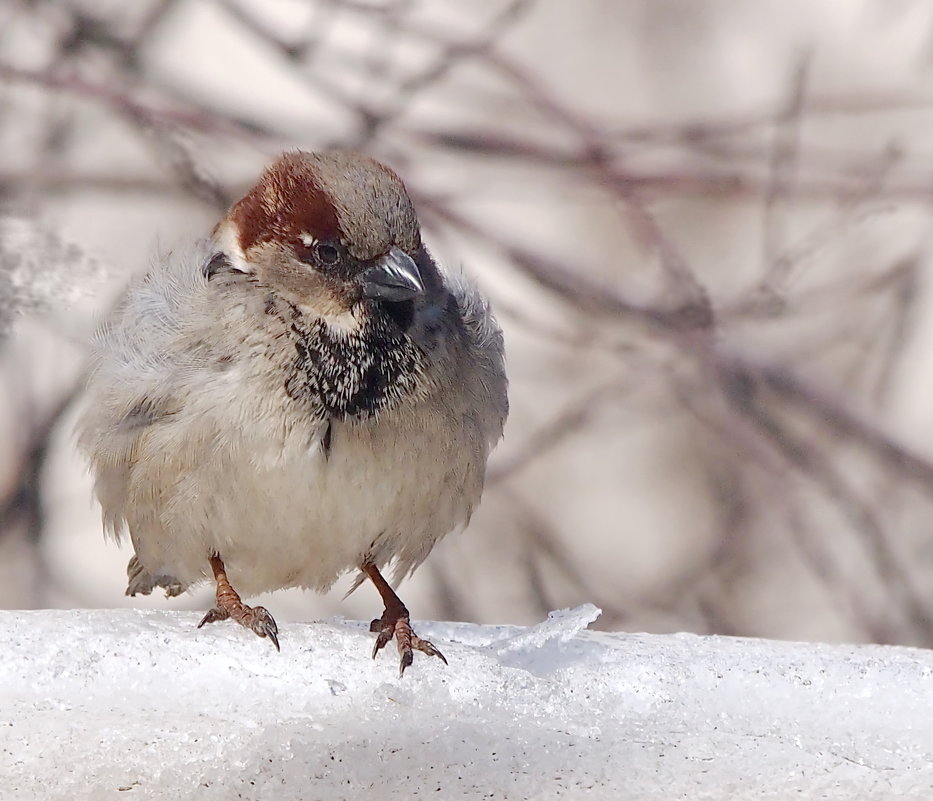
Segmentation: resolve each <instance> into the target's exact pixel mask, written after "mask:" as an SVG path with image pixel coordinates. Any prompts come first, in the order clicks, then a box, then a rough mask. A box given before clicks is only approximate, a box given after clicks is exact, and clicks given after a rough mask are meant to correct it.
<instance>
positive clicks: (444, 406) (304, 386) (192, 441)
mask: <svg viewBox="0 0 933 801" xmlns="http://www.w3.org/2000/svg"><path fill="white" fill-rule="evenodd" d="M87 396H88V405H87V411H86V412H85V413H84V415H83V417H82V419H81V421H80V423H79V432H80V443H81V447H82V448H83V449H84V451H85V452H86V453H87V455H88V457H89V460H90V464H91V468H92V471H93V473H94V476H95V491H96V494H97V497H98V498H99V499H100V503H101V506H102V507H103V516H104V524H105V528H106V529H107V530H109V531H110V532H112V533H113V534H114V536H116V537H117V538H119V537H120V536H121V535H122V533H123V532H124V531H128V532H129V535H130V539H131V540H132V543H133V548H134V550H135V556H133V558H132V559H131V560H130V563H129V567H128V569H127V572H128V575H129V586H128V588H127V594H128V595H135V594H136V593H143V594H148V593H150V592H151V591H152V590H153V588H154V587H156V586H159V587H163V588H165V590H166V593H167V594H168V595H177V594H178V593H181V592H183V591H184V590H186V589H187V588H188V587H190V586H191V585H193V584H196V583H198V582H200V581H203V580H205V579H210V578H213V580H214V581H215V583H216V606H215V607H214V608H213V609H211V610H210V611H209V612H208V613H207V615H206V616H205V617H204V619H203V620H202V621H201V623H200V624H199V627H200V626H203V625H204V624H205V623H209V622H212V621H217V620H225V619H227V618H231V619H233V620H235V621H236V622H238V623H240V624H241V625H243V626H246V627H247V628H249V629H252V630H253V631H254V632H255V633H256V634H258V635H259V636H260V637H268V638H269V639H270V640H271V641H272V642H273V644H274V645H275V647H276V648H278V647H279V644H278V629H277V627H276V624H275V621H274V619H273V618H272V616H271V615H270V614H269V612H268V611H266V610H265V609H264V608H262V607H258V606H257V607H250V606H247V605H246V604H244V603H243V601H242V600H241V598H240V593H243V594H245V595H251V594H255V593H261V592H266V591H270V590H277V589H281V588H285V587H309V588H313V589H316V590H321V591H323V590H326V589H328V588H329V587H330V586H331V585H332V584H333V583H334V581H335V580H336V579H337V577H338V576H340V575H341V574H343V573H344V572H346V571H351V570H359V571H361V572H360V574H359V575H358V577H357V580H356V583H355V584H354V585H353V589H355V588H356V587H357V586H359V584H360V583H361V582H362V581H363V580H364V579H365V577H367V576H368V577H369V578H370V580H371V581H372V582H373V584H375V586H376V589H377V590H378V591H379V593H380V595H381V596H382V599H383V601H384V604H385V610H384V612H383V614H382V616H381V617H380V618H378V619H377V620H374V621H373V622H372V625H371V629H372V631H374V632H376V633H377V635H378V636H377V638H376V643H375V647H374V649H373V656H374V657H375V655H376V654H377V653H378V651H379V650H380V649H381V648H383V647H384V646H385V645H386V644H387V643H388V642H389V641H390V640H392V639H393V638H394V639H395V641H396V644H397V647H398V651H399V657H400V673H403V672H404V670H405V668H406V667H408V666H409V665H410V664H411V662H412V652H413V649H414V650H419V651H422V652H424V653H426V654H430V655H433V656H437V657H440V658H441V659H442V660H444V662H445V663H446V660H445V659H444V657H443V655H442V654H441V652H440V651H439V650H438V649H437V648H435V647H434V645H432V644H431V643H430V642H428V641H427V640H423V639H421V638H419V637H418V636H417V635H416V634H415V633H414V632H413V631H412V629H411V626H410V624H409V613H408V610H407V609H406V608H405V605H404V604H403V603H402V601H401V600H400V599H399V597H398V596H397V595H396V594H395V592H394V591H393V590H392V587H391V586H390V585H389V583H388V582H387V581H386V580H385V579H384V578H383V576H382V573H381V572H380V571H381V570H382V569H383V568H384V567H385V566H386V565H387V564H388V563H390V562H394V564H395V578H396V579H399V578H401V577H404V576H405V575H406V574H409V573H411V572H412V571H414V569H415V568H416V567H417V566H418V565H420V564H421V562H422V561H424V559H425V557H427V555H428V553H430V551H431V548H432V547H433V546H434V544H435V543H436V542H437V541H438V540H439V539H440V538H441V537H442V536H444V535H445V534H447V533H448V532H449V531H451V530H452V529H455V528H457V527H461V526H464V525H465V524H466V523H467V522H468V520H469V518H470V515H471V513H472V511H473V509H474V507H475V506H476V504H477V502H478V501H479V498H480V494H481V492H482V488H483V479H484V473H485V469H486V460H487V458H488V456H489V452H490V450H491V449H492V447H493V446H494V445H495V443H496V441H497V440H498V439H499V438H500V436H501V434H502V428H503V425H504V423H505V419H506V416H507V414H508V400H507V397H506V377H505V371H504V365H503V350H502V334H501V332H500V330H499V328H498V326H497V324H496V322H495V320H494V319H493V317H492V315H491V313H490V311H489V307H488V304H487V302H486V300H485V299H484V298H483V297H482V296H481V295H480V294H479V292H478V291H477V290H476V289H475V288H474V287H473V286H472V284H470V283H469V282H468V281H466V280H465V279H464V278H462V277H460V276H453V275H447V274H445V273H443V272H441V270H440V269H439V268H438V266H437V265H436V264H435V262H434V260H433V259H432V257H431V255H430V254H429V253H428V251H427V250H426V249H425V247H424V245H423V244H422V242H421V234H420V229H419V225H418V219H417V217H416V215H415V210H414V208H413V206H412V202H411V199H410V198H409V197H408V194H407V192H406V191H405V187H404V185H403V184H402V181H401V180H400V179H399V177H398V176H397V175H396V174H395V173H394V172H392V171H391V170H390V169H388V168H387V167H385V166H383V165H382V164H380V163H378V162H376V161H373V160H372V159H370V158H367V157H366V156H363V155H360V154H357V153H350V152H326V153H306V152H292V153H286V154H285V155H283V156H281V157H280V158H279V159H278V160H277V161H275V162H274V163H273V164H272V165H271V166H270V167H269V168H268V169H267V170H266V171H265V173H264V174H263V175H262V177H261V178H260V180H259V182H258V183H257V184H256V186H254V187H253V188H252V189H251V190H250V191H249V192H248V193H247V194H246V195H245V196H244V197H243V198H242V199H241V200H239V201H238V202H237V203H235V204H234V205H233V207H232V208H231V209H230V210H229V212H228V213H227V215H226V216H225V217H224V218H223V220H221V222H220V223H219V224H218V225H217V227H216V228H215V229H214V232H213V235H212V238H211V239H210V240H209V241H207V242H203V243H200V244H199V245H198V246H197V247H196V248H194V249H193V250H192V252H190V253H184V254H175V255H172V256H170V257H169V258H167V259H165V260H163V261H161V262H160V263H158V264H156V265H155V266H154V267H153V269H152V270H151V271H150V272H149V274H148V275H146V276H145V277H144V278H143V279H142V280H141V281H139V282H137V283H136V284H135V285H134V286H132V287H131V289H130V290H129V291H128V293H127V295H126V297H125V298H124V300H123V301H122V303H121V305H120V306H119V307H118V308H117V310H116V311H115V313H114V315H113V316H112V319H111V320H110V321H109V323H107V324H106V325H105V326H104V327H103V329H102V330H101V332H100V333H99V335H98V337H97V340H96V342H95V360H94V366H93V369H92V371H91V374H90V377H89V380H88V387H87Z"/></svg>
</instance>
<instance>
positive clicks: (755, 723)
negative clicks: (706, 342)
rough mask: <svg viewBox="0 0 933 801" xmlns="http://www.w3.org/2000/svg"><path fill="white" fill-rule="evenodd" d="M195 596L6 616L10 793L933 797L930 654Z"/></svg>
mask: <svg viewBox="0 0 933 801" xmlns="http://www.w3.org/2000/svg"><path fill="white" fill-rule="evenodd" d="M597 614H598V611H597V610H596V609H595V608H594V607H592V606H585V607H581V608H579V609H575V610H570V611H563V612H556V613H554V614H552V615H551V616H550V617H549V619H548V620H547V621H545V622H543V623H541V624H540V625H537V626H534V627H531V628H527V629H521V628H515V627H501V626H474V625H467V624H453V623H422V624H416V626H415V627H416V629H417V630H418V631H419V632H420V633H421V634H423V635H425V636H427V637H429V638H430V639H432V640H433V641H434V642H435V643H436V644H437V645H439V646H440V647H441V648H442V650H443V651H444V653H445V654H446V656H447V658H448V659H449V661H450V666H449V667H446V668H445V667H444V665H443V664H441V663H440V661H439V660H436V659H430V658H428V657H426V656H424V655H422V654H416V655H415V664H414V665H413V667H411V668H410V669H409V670H408V672H407V673H406V675H405V677H404V678H403V679H401V680H400V679H399V678H398V676H397V657H396V654H395V652H394V649H391V647H390V648H388V649H386V651H385V652H383V653H382V654H380V655H379V657H378V658H377V659H376V660H375V661H373V660H371V659H370V658H369V652H370V649H371V648H372V641H373V635H371V634H370V633H369V632H368V630H367V626H366V625H365V624H362V623H357V622H348V621H343V620H333V621H327V622H323V623H310V624H287V625H284V626H282V627H281V633H280V636H281V641H282V653H281V654H277V653H276V652H275V650H274V648H273V647H272V646H271V645H270V643H269V642H268V641H265V640H260V639H259V638H257V637H255V636H254V635H252V634H251V633H249V632H247V631H245V630H244V629H241V628H239V627H238V626H236V625H234V624H232V623H215V624H213V625H211V626H210V627H208V628H205V629H201V630H200V631H199V630H197V629H196V628H195V624H196V623H197V620H198V618H197V616H196V615H193V614H190V613H174V614H173V613H165V612H152V611H147V612H142V611H126V610H121V611H42V612H0V799H3V801H7V800H8V799H69V801H71V800H72V799H95V801H96V800H97V799H116V798H119V799H126V800H131V799H140V798H171V799H179V798H198V799H233V798H246V799H276V801H289V799H315V798H321V799H361V798H365V799H368V798H380V799H382V798H385V799H388V798H397V797H405V798H432V799H448V798H452V799H455V798H493V799H520V798H535V799H537V798H541V799H546V798H557V797H567V798H582V797H587V798H605V799H613V800H615V799H664V801H668V800H669V799H677V798H685V799H753V798H754V799H762V798H775V799H784V798H788V799H789V798H805V799H816V798H820V799H847V800H848V799H859V800H860V801H864V799H876V798H877V799H893V798H917V799H927V800H928V799H931V798H933V679H931V674H933V653H931V652H927V651H920V650H912V649H907V648H888V647H880V646H822V645H804V644H796V643H783V642H769V641H762V640H741V639H731V638H723V637H697V636H690V635H676V636H655V635H650V636H649V635H631V634H604V633H598V632H590V631H585V630H584V629H585V628H586V626H587V625H588V624H589V623H590V622H591V621H593V620H594V619H595V618H596V616H597Z"/></svg>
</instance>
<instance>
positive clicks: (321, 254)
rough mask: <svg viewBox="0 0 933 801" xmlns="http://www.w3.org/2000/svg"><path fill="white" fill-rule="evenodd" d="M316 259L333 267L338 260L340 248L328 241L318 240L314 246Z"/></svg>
mask: <svg viewBox="0 0 933 801" xmlns="http://www.w3.org/2000/svg"><path fill="white" fill-rule="evenodd" d="M315 254H316V255H317V260H318V262H320V263H321V264H323V265H324V266H326V267H333V265H335V264H336V263H337V262H338V261H340V249H339V248H338V247H337V246H336V245H332V244H331V243H330V242H319V243H318V244H317V247H316V248H315Z"/></svg>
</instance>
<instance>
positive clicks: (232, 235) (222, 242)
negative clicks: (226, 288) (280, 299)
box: [214, 223, 255, 273]
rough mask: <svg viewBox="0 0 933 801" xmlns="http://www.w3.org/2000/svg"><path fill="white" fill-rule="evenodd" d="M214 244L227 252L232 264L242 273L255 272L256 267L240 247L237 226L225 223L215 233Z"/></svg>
mask: <svg viewBox="0 0 933 801" xmlns="http://www.w3.org/2000/svg"><path fill="white" fill-rule="evenodd" d="M214 244H215V245H216V246H217V249H218V250H220V251H222V252H223V253H225V254H226V256H227V259H228V260H229V262H230V266H231V267H233V269H234V270H239V271H240V272H241V273H252V272H255V268H254V267H253V265H252V264H250V263H249V262H248V261H247V260H246V257H245V256H244V255H243V249H242V248H241V247H240V242H239V238H238V237H237V235H236V227H235V226H233V225H231V224H230V223H225V224H224V225H222V226H221V227H220V229H219V230H218V231H217V233H216V234H215V235H214Z"/></svg>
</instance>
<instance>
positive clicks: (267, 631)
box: [198, 602, 281, 651]
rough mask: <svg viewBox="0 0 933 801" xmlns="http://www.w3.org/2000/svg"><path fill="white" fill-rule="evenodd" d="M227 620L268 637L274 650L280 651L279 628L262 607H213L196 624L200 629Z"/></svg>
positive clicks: (241, 604) (244, 605)
mask: <svg viewBox="0 0 933 801" xmlns="http://www.w3.org/2000/svg"><path fill="white" fill-rule="evenodd" d="M228 618H230V619H231V620H235V621H236V622H237V623H239V624H240V625H241V626H245V627H246V628H248V629H249V630H250V631H253V632H255V633H256V634H258V635H259V636H260V637H268V638H269V639H270V640H272V644H273V645H274V646H275V650H276V651H280V650H281V649H280V648H279V627H278V626H277V625H276V624H275V618H274V617H272V615H271V614H269V610H268V609H266V608H265V607H264V606H247V605H246V604H244V603H243V602H240V603H238V604H236V605H235V606H234V605H231V606H227V607H220V606H215V607H214V608H213V609H211V610H209V611H208V613H207V614H206V615H204V617H203V618H201V622H200V623H198V628H201V626H203V625H204V624H205V623H214V622H215V621H218V620H227V619H228Z"/></svg>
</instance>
